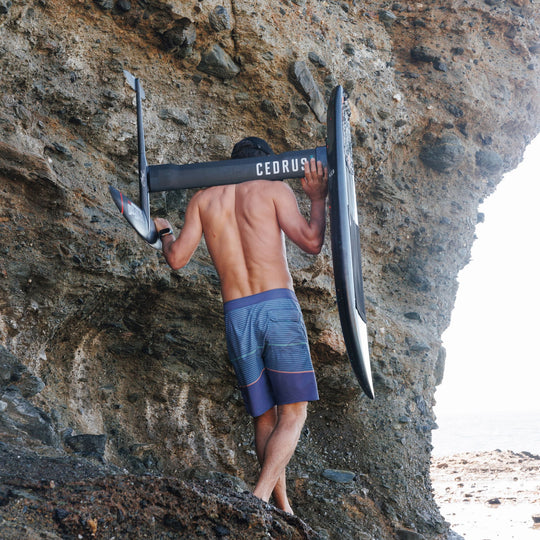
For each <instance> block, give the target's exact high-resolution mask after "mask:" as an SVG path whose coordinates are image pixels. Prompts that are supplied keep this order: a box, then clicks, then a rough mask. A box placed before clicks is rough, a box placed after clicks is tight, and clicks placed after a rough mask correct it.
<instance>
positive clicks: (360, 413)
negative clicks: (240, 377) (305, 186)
mask: <svg viewBox="0 0 540 540" xmlns="http://www.w3.org/2000/svg"><path fill="white" fill-rule="evenodd" d="M538 22H539V13H538V7H537V5H535V4H534V3H533V2H531V1H529V0H513V1H505V0H489V1H488V0H455V1H451V2H442V1H426V2H423V3H407V2H394V3H391V2H384V1H376V0H373V1H368V2H355V1H353V2H346V1H343V2H333V1H328V2H327V1H325V2H305V1H304V0H293V1H289V0H282V1H279V2H278V1H276V2H268V1H256V2H247V1H244V0H234V1H232V2H230V3H228V2H226V3H220V2H218V1H217V0H201V1H195V0H194V1H183V2H180V1H174V0H173V1H170V2H168V3H165V2H161V1H159V0H142V1H139V2H129V1H127V0H119V1H116V2H115V1H113V0H94V1H91V0H64V1H59V0H35V1H33V2H22V1H17V0H13V1H5V0H2V1H0V37H1V39H0V64H1V71H0V80H1V85H0V201H1V204H0V244H1V245H0V253H1V258H0V291H1V296H0V339H1V343H2V348H1V349H0V350H1V362H0V365H1V371H0V375H1V377H2V378H1V379H0V382H1V383H2V385H1V386H0V388H1V391H2V395H1V396H0V425H1V426H2V440H3V441H4V447H3V448H4V450H5V451H4V452H3V454H2V455H3V459H5V460H6V461H4V463H7V462H8V461H9V460H8V457H9V456H12V457H13V456H14V455H15V454H12V453H10V452H11V450H10V451H9V452H8V447H9V449H11V448H12V447H13V448H22V447H25V448H31V449H32V452H36V453H37V454H36V455H37V456H41V458H40V459H44V458H43V456H49V455H50V453H51V452H52V453H54V455H55V456H57V458H56V459H64V458H66V456H70V455H73V454H77V455H78V456H79V457H77V458H76V459H82V458H81V457H80V456H81V455H82V456H86V457H89V456H90V459H95V458H96V457H97V458H98V459H101V460H105V462H106V464H108V465H107V466H109V467H111V471H113V469H114V471H115V472H116V473H118V471H121V470H123V469H126V470H128V471H130V473H132V474H134V475H141V474H143V473H152V474H157V475H163V476H164V477H178V478H180V479H183V480H186V481H188V480H190V479H193V477H194V475H195V476H197V477H198V478H199V479H200V478H201V475H202V477H204V478H211V479H213V481H214V480H215V479H216V475H218V474H221V475H225V476H226V477H227V478H229V479H230V478H231V476H232V477H240V478H241V479H242V481H245V482H246V483H247V484H248V485H250V484H252V483H253V480H254V479H255V478H256V473H257V465H256V458H255V453H254V448H253V437H252V433H251V426H250V421H249V420H248V419H247V418H246V416H245V413H244V410H243V405H242V402H241V398H240V394H239V392H238V391H237V390H236V389H235V380H234V376H233V372H232V369H231V367H230V366H229V363H228V360H227V355H226V348H225V343H224V338H223V327H222V305H221V300H220V295H219V286H218V280H217V276H216V274H215V271H214V270H213V267H212V265H211V261H210V259H209V256H208V253H207V252H206V250H205V248H204V246H201V247H200V248H199V250H198V251H197V253H196V254H195V256H194V259H193V260H192V261H191V263H190V264H189V266H188V267H186V268H185V269H184V270H182V271H180V272H171V271H170V270H169V269H168V267H167V266H166V265H165V264H164V261H163V258H162V257H161V255H160V254H158V253H157V252H155V251H153V250H152V249H151V248H149V247H147V246H146V245H144V244H143V243H142V242H141V241H139V240H138V239H137V237H136V236H135V235H134V233H133V232H132V231H131V229H129V228H128V226H127V225H126V224H125V222H124V221H123V220H122V218H121V217H120V216H119V214H118V212H117V211H116V208H115V207H114V205H113V203H112V201H111V199H110V197H109V194H108V186H109V185H113V186H115V187H118V188H119V189H121V190H122V191H123V192H124V193H127V194H128V195H129V196H131V197H132V198H133V199H134V200H137V193H138V192H137V181H136V178H137V164H136V129H135V108H134V93H133V91H132V90H131V89H130V87H129V85H128V84H126V78H125V75H124V71H125V70H127V71H129V72H130V73H132V74H134V75H136V76H137V77H140V79H141V80H142V81H143V84H144V88H145V92H146V100H145V104H144V108H145V128H146V132H147V133H146V135H147V141H146V142H147V153H148V158H149V162H150V163H166V162H170V163H188V162H196V161H209V160H214V159H225V158H226V157H227V156H228V155H229V153H230V150H231V148H232V145H233V144H234V142H235V141H236V140H238V139H239V138H241V137H243V136H246V135H257V136H261V137H264V138H266V139H267V140H269V142H270V143H271V145H272V146H273V147H274V149H275V150H276V151H278V152H280V151H284V150H289V149H303V148H312V147H314V145H322V144H324V136H325V125H324V114H325V111H324V107H325V103H326V100H327V98H328V95H329V92H330V90H331V89H332V88H333V86H334V85H335V84H337V83H339V84H342V85H343V86H344V88H345V90H346V92H347V93H348V95H349V102H350V105H351V110H352V118H351V124H352V132H353V142H354V145H355V148H354V158H355V169H356V176H357V179H356V181H357V192H358V204H359V213H360V221H361V231H362V243H363V250H364V277H365V287H366V297H367V299H366V301H367V312H368V319H369V331H370V345H371V353H372V364H373V365H372V367H373V376H374V382H375V390H376V394H377V397H376V400H375V401H370V400H368V399H366V398H365V396H364V395H363V394H362V392H361V391H360V389H359V387H358V384H357V382H356V381H355V379H354V376H353V375H352V372H351V370H350V367H349V364H348V360H347V357H346V354H345V350H344V346H343V341H342V337H341V332H340V325H339V319H338V315H337V309H336V305H335V300H334V289H333V281H332V279H333V277H332V267H331V255H330V248H329V242H326V245H325V248H324V249H323V252H322V253H321V254H320V255H319V256H317V257H311V256H306V255H304V254H302V253H301V252H300V251H299V250H297V249H295V248H294V247H293V246H290V247H289V257H290V265H291V269H292V272H293V277H294V280H295V286H296V290H297V295H298V297H299V300H300V303H301V305H302V307H303V311H304V315H305V319H306V323H307V326H308V332H309V334H310V339H311V347H312V353H313V361H314V364H315V368H316V371H317V373H318V379H319V387H320V393H321V400H320V401H319V402H317V403H315V404H312V405H311V407H310V414H309V419H308V421H307V424H306V427H305V429H304V431H303V433H302V436H301V440H300V443H299V447H298V450H297V452H296V454H295V457H294V458H293V460H292V462H291V464H290V467H289V478H290V480H289V483H290V489H291V494H292V500H293V505H294V507H295V508H296V511H297V513H298V515H299V516H301V517H302V518H303V519H304V520H305V521H306V522H307V523H309V525H310V527H311V528H312V529H313V530H311V529H310V530H311V532H306V531H307V530H308V529H306V528H305V527H304V526H303V525H302V526H300V525H294V524H293V525H294V526H296V527H298V529H297V532H296V533H295V534H297V536H294V537H298V538H300V537H309V535H311V534H313V535H319V536H320V537H322V538H324V537H327V538H378V539H382V538H395V537H396V535H397V536H398V537H400V538H422V537H424V538H438V537H441V538H443V537H446V536H447V535H448V532H447V528H446V525H445V524H444V521H443V519H442V518H441V516H440V515H439V512H438V510H437V508H436V505H435V503H434V501H433V498H432V494H431V482H430V478H429V463H430V449H431V447H430V438H431V435H430V433H431V430H432V429H434V428H435V427H436V425H435V418H434V415H433V410H432V407H433V405H434V397H433V396H434V392H435V388H436V385H437V384H439V383H440V381H441V379H442V376H443V371H444V350H443V348H442V347H441V334H442V332H443V331H444V330H445V328H446V327H447V326H448V323H449V318H450V312H451V309H452V306H453V302H454V298H455V293H456V288H457V282H456V276H457V273H458V271H459V270H460V269H461V268H462V267H463V266H464V265H465V264H466V263H467V261H468V257H469V252H470V247H471V244H472V242H473V239H474V230H475V225H476V223H477V207H478V204H479V203H480V202H481V201H482V199H483V198H484V197H485V196H486V195H488V194H489V193H491V192H492V191H493V189H494V188H495V186H496V184H497V182H498V181H499V180H500V178H501V176H502V174H503V173H504V172H505V171H508V170H510V169H512V168H513V167H515V165H516V164H517V163H518V161H519V160H520V157H521V155H522V152H523V150H524V148H525V146H526V144H527V143H528V142H529V141H530V140H531V139H532V138H533V136H534V135H536V134H537V133H538V131H540V129H539V123H540V113H539V110H538V103H539V101H538V69H539V62H538V53H539V51H540V42H539V41H538ZM292 185H293V187H294V188H295V189H297V188H298V186H296V185H295V184H294V182H293V183H292ZM297 190H298V189H297ZM190 195H191V193H190V192H170V193H167V194H159V195H153V196H152V202H151V205H152V209H153V212H154V214H155V215H166V216H167V217H168V218H169V219H170V220H171V221H172V222H173V223H174V224H175V225H176V226H180V225H181V223H182V219H183V212H184V210H185V206H186V202H187V201H188V199H189V196H190ZM299 197H300V198H301V195H300V193H299ZM301 201H302V202H301V205H302V208H306V201H305V200H304V199H301ZM456 399H459V397H458V396H457V397H456ZM13 452H15V453H16V451H15V450H14V451H13ZM19 452H22V450H19ZM58 456H60V457H58ZM13 459H15V458H13ZM37 459H38V458H36V463H37ZM74 459H75V458H74ZM30 462H32V460H30ZM101 466H105V465H100V467H101ZM114 467H116V469H115V468H114ZM118 468H119V469H118ZM9 470H11V469H10V468H9V467H7V468H6V469H5V471H9ZM0 474H2V473H0ZM36 474H37V473H36ZM99 474H100V475H101V474H102V471H101V469H100V473H99ZM28 475H29V476H32V475H31V473H30V472H29V473H28ZM205 475H206V476H205ZM15 476H16V475H15ZM15 476H14V475H11V476H10V474H9V472H5V473H4V476H3V479H4V481H5V482H7V483H8V485H9V482H10V481H13V478H15ZM38 476H39V475H38ZM135 478H137V476H135ZM10 479H11V480H10ZM171 481H172V480H171ZM122 482H126V480H122ZM238 482H240V480H238ZM158 483H159V482H158V481H157V480H156V484H155V485H153V487H150V484H145V485H146V488H147V489H152V490H154V489H155V490H158V489H165V488H163V485H162V484H160V486H161V487H159V486H157V484H158ZM143 484H144V482H143ZM126 485H127V484H126ZM132 485H133V484H132ZM212 485H213V484H212ZM156 486H157V487H156ZM34 487H35V486H34ZM143 487H144V486H143ZM14 489H15V488H13V489H12V490H11V491H10V492H9V493H12V496H9V493H8V494H7V495H5V496H4V497H3V498H2V497H0V500H1V501H2V508H1V510H2V515H3V517H4V519H6V521H5V523H8V522H10V523H11V522H12V521H17V525H16V526H17V527H18V526H23V525H24V520H25V517H24V516H25V514H24V512H23V513H16V512H11V510H12V508H13V506H10V505H14V504H15V502H14V501H17V500H18V499H21V497H22V498H23V499H24V494H23V495H20V493H21V491H20V490H19V491H18V492H17V491H16V490H15V491H14ZM100 489H101V487H100ZM141 489H142V491H144V489H143V488H141ZM174 489H175V490H176V491H174ZM174 489H172V488H171V487H170V486H169V487H167V488H166V489H165V491H167V490H168V491H167V492H168V493H173V492H174V493H176V494H178V493H179V492H180V491H179V490H180V488H179V487H178V486H177V487H175V488H174ZM224 489H225V487H224ZM171 490H172V491H171ZM237 491H238V490H237ZM240 491H242V490H241V489H240ZM13 493H15V495H13ZM17 493H18V494H19V495H18V496H17ZM136 493H137V496H139V494H140V491H136ZM210 495H211V494H210ZM210 495H208V496H209V497H210ZM175 496H178V495H175ZM66 497H67V496H66ZM193 497H195V495H193ZM68 498H69V497H67V498H66V500H67V499H68ZM42 499H43V494H42ZM43 500H44V499H43ZM197 500H198V499H197ZM43 504H45V503H43ZM155 504H158V503H155ZM228 504H230V507H231V508H236V510H235V511H238V504H240V503H238V504H236V503H235V502H234V500H233V502H230V501H229V503H228ZM246 504H247V503H246ZM249 504H251V503H249ZM73 505H75V503H73ZM203 506H204V505H203ZM206 507H207V508H208V512H207V514H206V519H210V520H211V519H216V518H215V516H216V515H218V514H219V515H222V514H221V513H220V512H221V510H220V511H219V512H217V511H216V510H215V503H212V504H210V503H208V502H207V505H206V506H205V508H206ZM212 508H214V510H212ZM246 508H247V507H246ZM246 508H244V509H243V510H241V513H242V515H243V516H244V517H245V515H246V513H249V511H251V510H246ZM76 511H77V510H76V508H75V506H73V508H72V512H75V514H76ZM212 511H214V514H212ZM253 511H254V512H256V511H255V510H253ZM156 512H157V511H156ZM216 512H217V514H216ZM75 514H72V515H75ZM81 515H82V514H81ZM166 515H167V516H169V518H165V517H164V514H163V512H162V513H159V512H157V513H154V514H153V515H152V514H151V512H150V513H148V516H151V517H152V519H154V521H153V523H154V527H155V526H156V523H157V526H158V530H161V531H162V534H163V535H166V534H168V532H170V533H171V534H173V533H175V531H176V533H177V534H180V533H179V531H183V532H182V534H186V537H189V534H195V532H194V531H196V527H197V526H199V527H201V526H202V525H200V524H201V523H202V520H203V518H204V516H202V515H199V514H197V516H198V517H197V521H196V523H195V525H194V524H193V520H192V522H191V523H190V521H189V519H188V518H185V520H184V521H185V524H184V525H185V527H184V525H182V527H184V528H183V529H182V528H179V527H180V526H179V525H178V523H180V522H179V519H180V518H171V517H170V514H166ZM235 515H236V514H235ZM253 515H256V516H259V517H257V518H256V519H255V518H254V520H255V521H256V520H257V519H259V521H260V519H262V518H260V515H259V514H253ZM15 516H16V517H15ZM51 516H52V514H51ZM208 516H210V517H208ZM212 516H214V517H212ZM0 519H1V518H0ZM55 519H56V521H55V520H53V519H52V517H51V520H50V523H49V524H48V525H42V526H43V527H44V528H47V527H49V528H48V529H47V530H50V534H51V535H53V534H61V533H59V532H58V531H59V530H60V529H59V527H60V526H61V522H62V520H63V518H62V516H60V517H59V516H58V514H55ZM141 519H142V518H141ZM148 519H150V517H148ZM235 519H236V518H235ZM276 519H277V518H276ZM280 519H282V518H280ZM175 520H176V521H175ZM186 520H187V521H186ZM262 520H263V521H264V519H262ZM233 521H234V520H233ZM237 521H238V522H239V521H241V520H240V518H238V520H237ZM255 521H253V523H254V522H255ZM259 521H257V523H259ZM248 522H249V520H248ZM47 523H48V522H47ZM78 523H79V524H80V527H83V525H84V527H86V529H84V530H85V531H86V532H84V534H90V533H91V532H92V531H93V533H94V534H95V533H96V530H97V531H98V532H99V533H100V534H102V535H103V537H104V538H106V537H107V536H106V533H105V532H103V531H104V529H103V527H104V526H102V525H100V524H99V523H97V522H96V527H97V529H96V530H94V529H93V528H92V527H93V525H92V524H91V525H92V526H90V525H88V520H84V519H83V518H82V517H81V520H80V521H79V522H78ZM92 523H93V522H92ZM182 523H184V522H182ZM197 523H198V524H199V525H197ZM266 523H267V525H268V522H266ZM280 523H281V524H280V525H279V527H282V529H281V530H282V531H284V530H285V529H286V527H289V526H292V525H288V524H286V523H284V522H280ZM0 525H1V524H0ZM11 525H13V523H11ZM13 526H14V527H15V525H13ZM100 526H102V529H101V530H100V529H99V527H100ZM175 527H176V528H175ZM186 527H188V528H186ZM189 527H192V529H189ZM193 527H194V528H193ZM279 527H278V526H277V525H276V529H275V530H274V529H272V527H270V526H267V527H266V529H264V527H262V528H261V529H260V530H261V531H262V532H260V534H261V535H263V534H267V535H270V536H272V535H273V536H272V537H275V538H279V537H280V534H281V533H280V532H279V530H280V529H279ZM68 529H69V527H68V528H66V527H64V529H63V531H64V533H65V534H66V535H67V534H68V533H70V531H71V532H73V531H75V529H73V531H72V529H69V530H68ZM6 530H7V529H6ZM14 530H15V529H14ZM17 530H18V529H17ZM126 530H127V529H126ZM140 530H143V529H142V528H141V529H140ZM144 530H145V531H146V529H144ZM148 530H150V529H148ZM201 530H202V529H201ZM208 530H210V531H213V533H208V534H210V537H212V536H211V534H215V535H216V537H219V536H227V534H229V535H232V537H234V536H235V534H237V535H240V532H238V531H239V530H240V529H238V531H237V530H236V529H234V524H232V523H228V524H227V527H225V526H223V527H222V528H221V529H218V528H216V527H214V528H211V529H208ZM252 530H254V529H252ZM287 530H288V529H287ZM54 531H56V532H54ZM66 531H67V532H66ZM89 531H90V532H89ZM186 531H188V532H186ZM219 531H221V532H219ZM226 531H229V532H228V533H227V534H226ZM257 531H259V529H257ZM276 531H277V532H276ZM314 531H315V532H314ZM154 532H155V529H154ZM64 533H62V534H64ZM218 533H219V534H218ZM73 534H75V532H73ZM80 534H83V533H82V532H81V533H80ZM125 534H129V533H128V532H126V533H125ZM145 534H146V532H145ZM242 534H243V533H242ZM257 534H259V533H257ZM283 534H285V533H283ZM287 534H289V535H292V534H293V533H291V532H290V531H289V532H288V533H287ZM302 535H303V536H302ZM13 537H17V536H13ZM18 537H20V536H18ZM51 537H52V536H51ZM162 537H166V536H162ZM237 537H238V536H237ZM257 537H258V536H257ZM281 537H283V535H282V536H281ZM290 537H293V536H290Z"/></svg>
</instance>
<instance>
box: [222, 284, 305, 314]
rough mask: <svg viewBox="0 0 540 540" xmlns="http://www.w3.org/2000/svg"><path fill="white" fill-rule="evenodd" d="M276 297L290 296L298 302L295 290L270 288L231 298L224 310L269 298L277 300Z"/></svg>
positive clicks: (224, 305) (228, 310) (227, 311)
mask: <svg viewBox="0 0 540 540" xmlns="http://www.w3.org/2000/svg"><path fill="white" fill-rule="evenodd" d="M276 298H290V299H291V300H294V301H295V302H298V300H297V299H296V295H295V294H294V291H291V289H270V290H269V291H263V292H261V293H257V294H252V295H251V296H244V297H242V298H235V299H234V300H229V301H228V302H225V303H224V304H223V311H224V312H225V313H229V312H230V311H232V310H233V309H238V308H243V307H246V306H252V305H253V304H258V303H259V302H266V301H268V300H275V299H276Z"/></svg>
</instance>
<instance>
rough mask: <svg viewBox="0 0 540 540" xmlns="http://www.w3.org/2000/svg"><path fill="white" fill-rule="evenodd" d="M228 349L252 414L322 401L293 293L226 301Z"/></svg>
mask: <svg viewBox="0 0 540 540" xmlns="http://www.w3.org/2000/svg"><path fill="white" fill-rule="evenodd" d="M223 308H224V311H225V328H226V336H227V349H228V351H229V358H230V360H231V362H232V364H233V367H234V371H235V372H236V377H237V378H238V384H239V386H240V390H241V392H242V396H243V398H244V403H245V405H246V409H247V411H248V413H249V414H250V415H251V416H253V417H257V416H260V415H261V414H263V413H265V412H266V411H268V410H269V409H271V408H272V407H273V406H274V405H286V404H289V403H298V402H300V401H316V400H318V399H319V393H318V391H317V382H316V380H315V372H314V371H313V365H312V363H311V356H310V353H309V345H308V339H307V332H306V326H305V324H304V320H303V318H302V311H301V310H300V305H299V304H298V300H297V299H296V296H295V294H294V292H293V291H291V290H289V289H272V290H269V291H264V292H262V293H259V294H254V295H252V296H246V297H244V298H237V299H235V300H231V301H229V302H226V303H225V304H224V306H223Z"/></svg>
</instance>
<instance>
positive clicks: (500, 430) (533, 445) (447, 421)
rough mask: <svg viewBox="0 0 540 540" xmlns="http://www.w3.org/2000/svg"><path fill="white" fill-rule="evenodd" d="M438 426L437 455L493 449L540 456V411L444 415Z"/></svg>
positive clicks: (434, 441)
mask: <svg viewBox="0 0 540 540" xmlns="http://www.w3.org/2000/svg"><path fill="white" fill-rule="evenodd" d="M539 401H540V398H539ZM437 424H438V426H439V429H436V430H434V431H433V441H432V444H433V455H435V456H448V455H452V454H459V453H462V452H475V451H490V450H513V451H514V452H522V451H527V452H531V453H532V454H536V455H540V410H538V411H521V412H513V411H504V412H493V411H487V412H463V413H440V414H437Z"/></svg>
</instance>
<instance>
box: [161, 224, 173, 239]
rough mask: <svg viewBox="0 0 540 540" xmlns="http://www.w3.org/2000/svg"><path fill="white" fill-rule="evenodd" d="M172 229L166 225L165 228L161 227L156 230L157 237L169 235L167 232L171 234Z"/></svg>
mask: <svg viewBox="0 0 540 540" xmlns="http://www.w3.org/2000/svg"><path fill="white" fill-rule="evenodd" d="M172 233H173V232H172V229H171V228H170V227H167V228H166V229H161V230H160V231H159V232H158V235H159V238H160V239H161V238H163V237H164V236H169V234H172Z"/></svg>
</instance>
